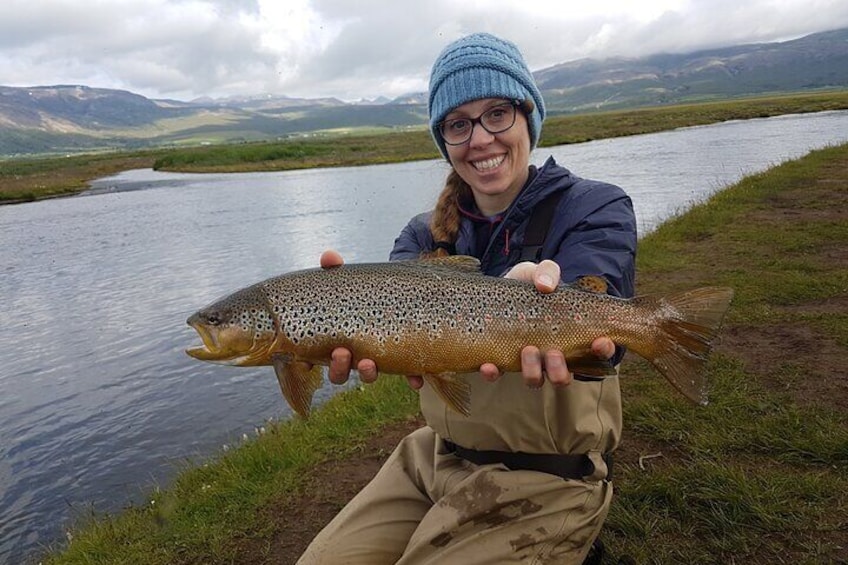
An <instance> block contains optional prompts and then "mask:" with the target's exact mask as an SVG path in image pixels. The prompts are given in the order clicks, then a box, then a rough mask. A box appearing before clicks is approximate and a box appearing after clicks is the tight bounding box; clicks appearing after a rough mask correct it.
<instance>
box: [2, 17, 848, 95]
mask: <svg viewBox="0 0 848 565" xmlns="http://www.w3.org/2000/svg"><path fill="white" fill-rule="evenodd" d="M840 27H848V1H846V0H640V1H632V0H587V1H577V0H574V1H566V0H555V1H541V0H540V1H536V0H486V1H482V0H463V1H461V2H460V1H456V0H414V1H407V0H84V1H81V0H0V85H4V86H35V85H51V84H84V85H88V86H96V87H104V88H120V89H126V90H130V91H132V92H137V93H139V94H143V95H145V96H148V97H152V98H175V99H179V100H190V99H193V98H196V97H200V96H214V97H221V96H228V95H253V94H280V95H287V96H303V97H310V98H315V97H321V96H336V97H338V98H341V99H344V100H357V99H360V98H373V97H376V96H378V95H385V96H389V97H392V96H397V95H400V94H404V93H407V92H415V91H423V90H426V81H427V76H428V73H429V70H430V65H431V64H432V61H433V59H434V58H435V56H436V55H437V54H438V53H439V51H440V50H441V48H442V47H443V46H444V45H445V44H446V43H448V42H449V41H451V40H453V39H456V38H457V37H460V36H461V35H464V34H466V33H471V32H474V31H489V32H492V33H495V34H498V35H501V36H503V37H506V38H508V39H511V40H512V41H514V42H516V43H517V44H518V45H519V47H520V48H521V50H522V51H523V52H524V55H525V58H526V59H527V61H528V64H529V65H530V68H531V69H533V70H538V69H542V68H544V67H547V66H550V65H553V64H556V63H562V62H566V61H571V60H574V59H579V58H582V57H596V58H599V57H606V56H613V55H624V56H639V55H646V54H650V53H656V52H687V51H693V50H697V49H702V48H709V47H720V46H726V45H733V44H739V43H753V42H765V41H781V40H785V39H791V38H795V37H799V36H802V35H805V34H808V33H813V32H817V31H824V30H828V29H835V28H840Z"/></svg>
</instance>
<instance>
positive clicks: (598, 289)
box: [572, 275, 609, 294]
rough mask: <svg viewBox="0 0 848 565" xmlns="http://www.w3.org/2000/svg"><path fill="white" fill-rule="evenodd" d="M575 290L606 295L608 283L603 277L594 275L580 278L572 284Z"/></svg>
mask: <svg viewBox="0 0 848 565" xmlns="http://www.w3.org/2000/svg"><path fill="white" fill-rule="evenodd" d="M572 286H573V287H574V288H576V289H577V290H585V291H586V292H594V293H597V294H606V293H607V289H608V288H609V283H607V280H606V279H605V278H604V277H599V276H596V275H588V276H585V277H580V278H579V279H577V280H576V281H574V283H573V284H572Z"/></svg>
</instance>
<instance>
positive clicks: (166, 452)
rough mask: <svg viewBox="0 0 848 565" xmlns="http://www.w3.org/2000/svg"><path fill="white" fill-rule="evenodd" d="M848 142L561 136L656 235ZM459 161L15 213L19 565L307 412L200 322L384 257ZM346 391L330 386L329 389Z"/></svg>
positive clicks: (718, 132) (9, 242)
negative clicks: (212, 357)
mask: <svg viewBox="0 0 848 565" xmlns="http://www.w3.org/2000/svg"><path fill="white" fill-rule="evenodd" d="M845 141H848V112H828V113H821V114H815V115H804V116H785V117H780V118H772V119H766V120H750V121H744V122H730V123H725V124H721V125H716V126H708V127H698V128H687V129H681V130H676V131H672V132H666V133H659V134H653V135H645V136H638V137H630V138H622V139H613V140H604V141H598V142H592V143H586V144H580V145H573V146H563V147H556V148H546V149H542V150H539V151H537V152H536V155H535V156H534V161H535V162H537V163H541V162H542V161H543V160H544V158H545V157H547V155H548V154H553V155H554V156H555V157H556V158H557V160H558V161H559V162H560V163H561V164H563V165H565V166H567V167H569V168H571V169H572V170H573V171H575V172H576V173H578V174H580V175H581V176H584V177H592V178H599V179H603V180H607V181H610V182H614V183H616V184H619V185H621V186H622V187H624V188H625V189H626V190H627V191H628V192H629V193H630V195H631V196H632V198H633V200H634V202H635V206H636V212H637V215H638V219H639V226H640V229H641V230H642V232H643V233H644V232H647V231H650V230H651V229H653V228H654V227H655V226H656V225H657V224H658V223H660V222H661V221H662V220H663V219H665V218H667V217H668V216H669V215H671V214H674V213H675V212H678V211H681V210H683V209H685V208H686V207H688V206H689V205H691V204H692V203H693V202H697V201H699V200H701V199H703V198H705V197H706V196H708V195H709V194H711V193H713V192H714V191H716V190H718V189H720V188H722V187H724V186H726V185H728V184H730V183H733V182H735V181H736V180H738V179H739V178H740V177H742V176H744V175H746V174H750V173H753V172H757V171H760V170H763V169H765V168H768V167H770V166H773V165H775V164H777V163H779V162H781V161H784V160H787V159H790V158H794V157H798V156H800V155H803V154H804V153H806V152H807V151H809V150H810V149H812V148H816V147H822V146H824V145H828V144H836V143H842V142H845ZM445 174H446V166H445V164H444V163H442V162H441V161H424V162H416V163H407V164H401V165H382V166H374V167H360V168H347V169H323V170H312V171H302V172H288V173H253V174H231V175H184V174H170V173H156V172H153V171H149V170H140V171H129V172H126V173H123V174H121V175H118V176H116V177H110V178H108V179H102V180H100V181H97V182H96V183H94V185H93V189H92V191H91V192H90V193H88V194H87V195H83V196H79V197H75V198H67V199H60V200H52V201H47V202H36V203H30V204H20V205H14V206H4V207H0V243H2V245H0V298H1V299H0V319H2V321H3V322H2V324H0V563H18V562H20V561H22V560H23V559H25V558H26V557H27V556H33V555H35V554H37V552H38V551H39V549H40V547H41V546H43V545H45V544H51V543H57V542H59V541H61V540H62V539H64V528H65V527H66V526H67V524H68V523H69V521H71V520H73V519H74V518H75V517H78V516H81V515H86V514H88V513H90V512H91V511H92V510H93V511H97V512H103V511H116V510H120V509H121V508H122V507H124V506H126V505H128V504H144V503H145V502H146V499H145V496H144V493H145V492H149V490H150V489H151V488H152V487H153V486H155V485H162V486H166V485H167V484H168V481H169V479H170V477H172V476H173V475H174V473H175V472H176V471H177V470H178V469H179V468H180V467H181V466H183V465H184V464H185V462H186V461H191V462H197V461H201V460H203V458H206V457H209V456H212V455H214V454H216V453H218V452H220V450H221V449H222V446H223V445H225V444H234V443H238V442H239V441H242V439H241V438H242V436H243V435H244V434H247V435H253V434H254V429H255V428H256V427H257V426H261V425H263V424H264V423H265V421H266V420H268V419H284V418H288V417H289V416H290V412H289V410H288V408H287V407H285V406H284V404H283V401H282V398H281V396H280V393H279V390H278V388H277V383H276V379H275V378H274V376H273V372H272V370H271V369H270V368H268V367H265V368H255V369H248V368H231V367H222V366H216V365H209V364H204V363H200V362H197V361H194V360H192V359H190V358H188V357H187V356H186V355H185V354H184V353H183V350H184V348H185V347H187V346H189V345H194V344H195V343H196V342H197V340H196V337H195V335H194V332H193V331H192V330H191V329H189V328H188V327H187V326H186V325H185V319H186V317H187V316H188V315H189V314H190V313H191V312H192V311H194V310H196V309H197V308H199V307H200V306H203V305H205V304H206V303H208V302H210V301H211V300H213V299H215V298H217V297H219V296H221V295H223V294H226V293H228V292H229V291H231V290H234V289H236V288H239V287H241V286H245V285H247V284H250V283H253V282H256V281H258V280H260V279H262V278H265V277H269V276H272V275H276V274H279V273H281V272H284V271H289V270H293V269H300V268H305V267H312V266H315V265H316V264H317V261H318V256H319V255H320V253H321V251H322V250H324V249H326V248H329V247H332V248H336V249H338V250H340V251H341V252H342V253H343V255H344V256H345V257H346V259H347V260H348V261H370V260H382V259H384V258H385V257H386V256H387V254H388V252H389V250H390V248H391V245H392V242H393V240H394V237H395V236H396V235H397V233H398V232H399V231H400V229H401V228H402V227H403V225H404V224H405V223H406V221H407V220H408V218H409V217H410V216H411V215H412V214H413V213H417V212H419V211H423V210H425V209H428V208H430V207H431V206H432V204H433V202H434V200H435V197H436V194H437V192H438V190H439V186H440V183H441V182H442V180H443V178H444V176H445ZM336 390H339V388H338V387H334V388H333V389H332V390H331V389H330V387H329V385H328V386H326V387H325V388H324V389H323V390H322V391H321V395H320V398H319V399H318V401H320V400H321V399H325V398H326V397H327V395H329V394H331V393H332V392H334V391H336Z"/></svg>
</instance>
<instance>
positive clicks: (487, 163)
mask: <svg viewBox="0 0 848 565" xmlns="http://www.w3.org/2000/svg"><path fill="white" fill-rule="evenodd" d="M504 159H506V155H499V156H497V157H492V158H490V159H484V160H482V161H472V162H471V166H472V167H474V168H475V169H476V170H477V171H479V172H481V173H485V172H486V171H490V170H492V169H496V168H497V167H498V166H500V164H501V163H503V162H504Z"/></svg>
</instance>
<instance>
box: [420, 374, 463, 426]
mask: <svg viewBox="0 0 848 565" xmlns="http://www.w3.org/2000/svg"><path fill="white" fill-rule="evenodd" d="M424 381H425V382H426V383H427V384H429V385H430V386H432V387H433V390H434V391H436V394H437V395H439V398H441V399H442V401H443V402H444V403H445V404H447V405H448V407H449V408H450V409H451V410H453V411H454V412H457V413H458V414H462V415H463V416H465V417H468V416H469V415H470V414H471V386H470V385H469V384H468V383H467V382H465V381H464V380H462V379H457V378H454V375H453V374H452V373H446V374H443V375H424Z"/></svg>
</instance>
